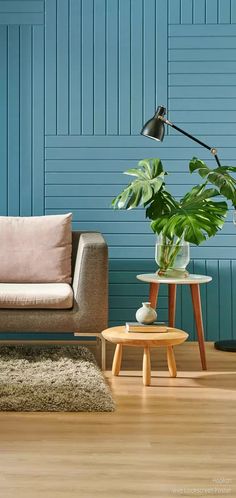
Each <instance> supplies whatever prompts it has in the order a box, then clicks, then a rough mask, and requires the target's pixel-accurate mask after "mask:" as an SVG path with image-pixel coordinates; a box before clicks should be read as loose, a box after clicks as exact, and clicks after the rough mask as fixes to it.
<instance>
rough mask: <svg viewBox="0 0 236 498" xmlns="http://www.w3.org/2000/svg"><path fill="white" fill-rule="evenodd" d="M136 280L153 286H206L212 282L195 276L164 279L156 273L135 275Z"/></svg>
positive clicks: (207, 277) (208, 278)
mask: <svg viewBox="0 0 236 498" xmlns="http://www.w3.org/2000/svg"><path fill="white" fill-rule="evenodd" d="M136 278H137V279H138V280H141V281H142V282H148V283H155V284H181V285H184V284H185V285H186V284H188V285H189V284H206V283H207V282H210V281H211V280H212V277H209V276H208V275H195V274H190V275H188V277H185V278H165V277H160V276H159V275H157V273H143V274H142V275H136Z"/></svg>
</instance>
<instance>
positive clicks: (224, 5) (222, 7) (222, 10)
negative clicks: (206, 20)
mask: <svg viewBox="0 0 236 498" xmlns="http://www.w3.org/2000/svg"><path fill="white" fill-rule="evenodd" d="M230 4H231V0H219V5H218V20H219V23H220V24H230Z"/></svg>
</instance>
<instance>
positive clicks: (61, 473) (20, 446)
mask: <svg viewBox="0 0 236 498" xmlns="http://www.w3.org/2000/svg"><path fill="white" fill-rule="evenodd" d="M111 353H112V351H111V350H109V363H110V361H111ZM176 358H177V367H178V377H177V378H176V379H170V378H169V376H168V373H167V369H166V362H165V357H164V352H162V351H160V350H153V358H152V364H153V377H152V386H151V387H144V386H143V385H142V379H141V376H140V371H139V370H138V369H139V368H140V367H141V351H139V350H137V349H135V348H127V349H126V350H125V354H124V362H123V368H124V370H123V371H122V372H121V376H120V377H116V378H113V379H111V375H110V373H109V372H107V377H108V379H109V382H110V385H111V387H112V391H113V393H114V397H115V399H116V402H117V409H116V411H115V412H114V413H97V414H96V413H90V414H89V413H78V414H71V413H64V414H50V413H48V414H46V413H41V414H40V413H35V414H27V413H25V414H23V413H21V414H20V413H0V498H13V497H14V498H16V497H17V498H23V497H24V498H36V497H37V498H38V497H40V498H41V497H43V498H57V497H58V498H72V497H73V498H75V497H76V498H93V497H98V498H108V497H109V498H118V497H119V498H126V497H127V498H129V497H141V498H146V497H152V498H157V497H161V498H165V497H167V498H171V497H174V496H187V497H190V496H221V497H222V496H227V497H228V496H231V497H235V496H236V354H233V353H222V352H219V351H218V352H217V351H215V350H214V349H213V345H212V344H208V345H207V359H208V366H209V370H208V372H201V371H200V361H199V354H198V350H197V345H196V344H195V343H185V344H183V345H181V346H178V347H177V348H176ZM127 368H128V371H127V370H126V369H127ZM157 370H158V371H157Z"/></svg>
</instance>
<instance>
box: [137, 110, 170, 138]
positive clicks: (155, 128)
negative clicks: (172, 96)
mask: <svg viewBox="0 0 236 498" xmlns="http://www.w3.org/2000/svg"><path fill="white" fill-rule="evenodd" d="M165 113H166V109H165V107H164V106H159V107H158V108H157V110H156V113H155V115H154V116H153V117H152V118H151V119H149V121H147V122H146V123H145V125H144V126H143V128H142V130H141V135H145V136H146V137H149V138H153V139H154V140H158V141H161V142H162V140H163V138H164V135H165V126H164V123H163V121H161V119H159V116H164V115H165Z"/></svg>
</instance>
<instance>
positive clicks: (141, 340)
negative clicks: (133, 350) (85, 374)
mask: <svg viewBox="0 0 236 498" xmlns="http://www.w3.org/2000/svg"><path fill="white" fill-rule="evenodd" d="M166 328H167V330H168V332H159V333H158V332H152V333H147V332H144V333H141V332H126V329H125V326H119V327H111V328H109V329H106V330H103V332H102V336H103V337H104V339H106V340H107V341H110V342H113V343H114V344H116V350H115V354H114V358H113V364H112V373H113V375H119V372H120V367H121V360H122V348H123V346H136V347H143V348H144V350H143V383H144V385H145V386H150V384H151V360H150V348H151V347H160V346H166V348H167V362H168V368H169V372H170V376H171V377H176V375H177V370H176V363H175V356H174V351H173V346H176V345H177V344H181V343H182V342H184V341H186V339H187V338H188V334H187V333H186V332H184V331H183V330H179V329H175V328H172V327H166ZM160 329H163V326H161V327H160Z"/></svg>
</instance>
